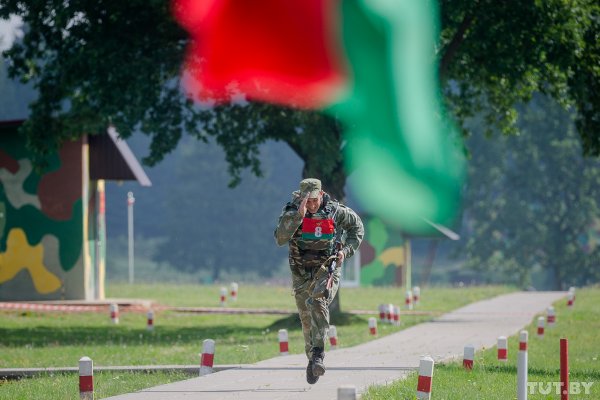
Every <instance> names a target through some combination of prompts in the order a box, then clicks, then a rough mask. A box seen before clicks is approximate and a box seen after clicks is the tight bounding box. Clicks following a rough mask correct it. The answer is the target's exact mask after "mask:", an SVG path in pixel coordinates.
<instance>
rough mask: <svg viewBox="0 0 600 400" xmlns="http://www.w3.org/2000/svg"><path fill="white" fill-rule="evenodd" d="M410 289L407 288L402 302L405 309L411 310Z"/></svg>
mask: <svg viewBox="0 0 600 400" xmlns="http://www.w3.org/2000/svg"><path fill="white" fill-rule="evenodd" d="M412 297H413V295H412V291H411V290H407V291H406V297H405V300H404V303H405V304H406V309H407V310H412V309H413V303H412Z"/></svg>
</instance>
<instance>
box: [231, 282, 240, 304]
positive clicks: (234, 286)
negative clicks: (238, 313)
mask: <svg viewBox="0 0 600 400" xmlns="http://www.w3.org/2000/svg"><path fill="white" fill-rule="evenodd" d="M238 289H239V285H238V284H237V282H232V283H231V300H233V301H237V295H238Z"/></svg>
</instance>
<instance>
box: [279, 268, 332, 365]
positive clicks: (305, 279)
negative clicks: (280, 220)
mask: <svg viewBox="0 0 600 400" xmlns="http://www.w3.org/2000/svg"><path fill="white" fill-rule="evenodd" d="M322 261H325V260H322ZM319 265H320V264H315V265H313V267H312V268H308V269H307V268H305V267H304V266H302V265H298V263H297V262H296V263H295V264H294V265H292V264H290V267H291V270H292V287H293V290H294V297H295V299H296V307H298V313H299V315H300V321H301V322H302V333H303V334H304V351H305V352H306V356H307V357H308V359H309V360H310V359H311V357H312V349H313V347H320V348H321V349H325V343H326V341H327V334H328V331H329V304H331V302H332V301H333V299H334V297H335V295H336V294H337V291H338V287H339V284H340V275H341V272H340V268H339V267H338V268H336V269H335V271H334V273H333V279H332V285H331V289H330V290H329V291H328V292H329V293H328V296H327V297H323V292H324V289H325V288H326V285H327V279H328V277H329V275H328V273H327V270H326V269H325V268H324V267H321V268H320V269H319Z"/></svg>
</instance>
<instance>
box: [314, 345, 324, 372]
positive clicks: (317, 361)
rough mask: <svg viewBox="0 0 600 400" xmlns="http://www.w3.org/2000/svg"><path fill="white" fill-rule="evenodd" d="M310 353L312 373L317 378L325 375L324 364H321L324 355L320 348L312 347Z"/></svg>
mask: <svg viewBox="0 0 600 400" xmlns="http://www.w3.org/2000/svg"><path fill="white" fill-rule="evenodd" d="M312 353H313V354H312V364H313V365H312V373H313V375H314V376H317V377H318V376H321V375H323V374H325V364H323V359H324V358H325V353H324V352H323V349H322V348H320V347H314V348H313V351H312Z"/></svg>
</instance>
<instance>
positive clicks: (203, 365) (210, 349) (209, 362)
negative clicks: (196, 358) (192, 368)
mask: <svg viewBox="0 0 600 400" xmlns="http://www.w3.org/2000/svg"><path fill="white" fill-rule="evenodd" d="M214 361H215V341H214V340H212V339H206V340H205V341H203V342H202V355H201V356H200V376H204V375H208V374H212V372H213V363H214Z"/></svg>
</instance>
